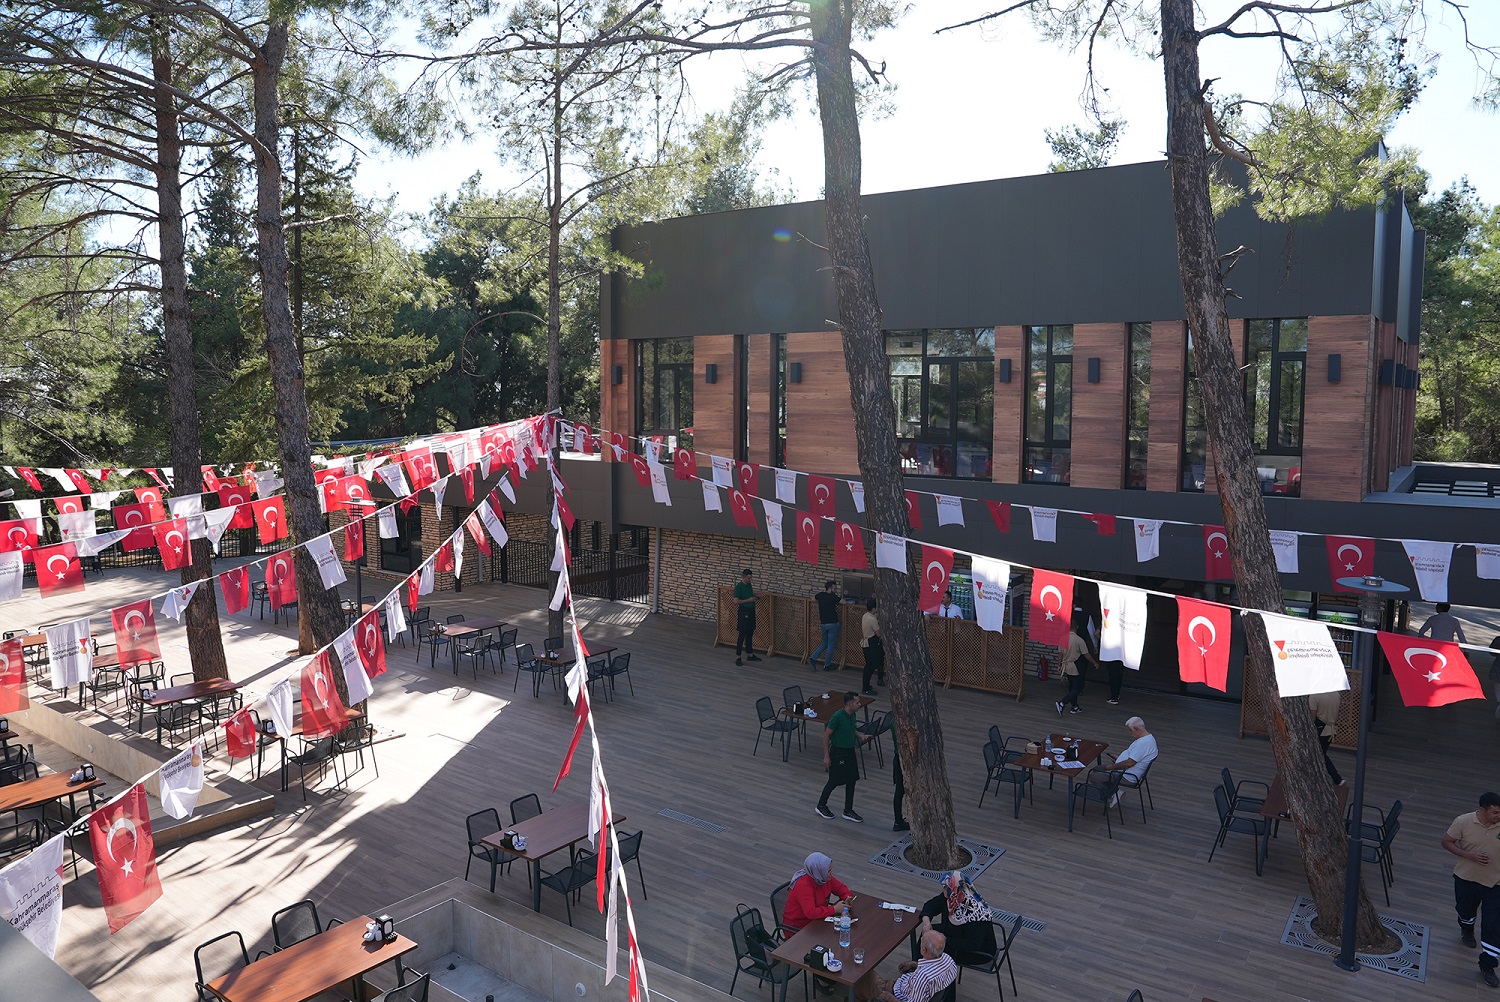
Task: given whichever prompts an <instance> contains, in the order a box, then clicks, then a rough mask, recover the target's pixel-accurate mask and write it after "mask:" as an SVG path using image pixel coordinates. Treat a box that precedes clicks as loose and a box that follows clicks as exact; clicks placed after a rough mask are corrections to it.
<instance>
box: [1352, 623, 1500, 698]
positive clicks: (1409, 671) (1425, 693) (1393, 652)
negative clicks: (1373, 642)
mask: <svg viewBox="0 0 1500 1002" xmlns="http://www.w3.org/2000/svg"><path fill="white" fill-rule="evenodd" d="M1376 638H1377V639H1378V640H1379V641H1380V649H1381V650H1383V651H1385V657H1386V660H1387V661H1389V662H1390V663H1391V674H1393V675H1395V676H1396V686H1397V688H1399V689H1400V690H1401V702H1403V703H1405V704H1406V705H1407V706H1447V705H1448V704H1449V703H1457V702H1460V701H1461V700H1465V699H1484V698H1486V697H1485V692H1484V686H1482V685H1480V684H1479V679H1478V677H1477V676H1475V674H1474V669H1473V668H1472V667H1471V666H1470V665H1469V661H1468V659H1467V658H1465V657H1464V652H1463V649H1462V648H1460V647H1459V646H1458V645H1457V644H1452V643H1448V642H1447V641H1443V640H1425V639H1422V638H1420V637H1409V636H1402V635H1401V634H1398V633H1377V634H1376Z"/></svg>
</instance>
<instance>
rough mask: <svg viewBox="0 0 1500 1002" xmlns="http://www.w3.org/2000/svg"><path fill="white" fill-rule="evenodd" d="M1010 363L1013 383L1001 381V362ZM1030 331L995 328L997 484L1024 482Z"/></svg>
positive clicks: (995, 478) (994, 473)
mask: <svg viewBox="0 0 1500 1002" xmlns="http://www.w3.org/2000/svg"><path fill="white" fill-rule="evenodd" d="M1006 360H1009V362H1010V382H1009V383H1002V382H1000V369H1001V363H1002V362H1004V361H1006ZM1025 401H1026V332H1025V329H1024V328H1021V327H996V328H995V445H994V469H993V472H992V473H991V477H990V479H992V480H993V481H994V482H995V483H997V484H1018V483H1020V482H1021V451H1022V445H1023V443H1024V442H1025V437H1026V425H1025Z"/></svg>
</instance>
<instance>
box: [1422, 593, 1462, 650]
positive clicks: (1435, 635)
mask: <svg viewBox="0 0 1500 1002" xmlns="http://www.w3.org/2000/svg"><path fill="white" fill-rule="evenodd" d="M1434 608H1436V609H1437V611H1436V612H1434V613H1433V614H1432V615H1431V616H1428V617H1427V622H1425V623H1423V624H1422V628H1421V629H1420V630H1418V631H1417V636H1419V637H1426V636H1431V637H1432V639H1433V640H1445V641H1447V642H1448V643H1452V642H1453V641H1454V640H1457V641H1458V642H1459V643H1461V644H1467V643H1468V642H1469V641H1468V639H1467V638H1466V637H1465V636H1464V624H1463V623H1460V622H1459V621H1458V617H1457V616H1455V615H1453V613H1451V612H1449V611H1448V610H1449V609H1451V608H1453V606H1451V605H1449V604H1448V603H1447V602H1439V603H1438V604H1437V605H1436V606H1435V607H1434Z"/></svg>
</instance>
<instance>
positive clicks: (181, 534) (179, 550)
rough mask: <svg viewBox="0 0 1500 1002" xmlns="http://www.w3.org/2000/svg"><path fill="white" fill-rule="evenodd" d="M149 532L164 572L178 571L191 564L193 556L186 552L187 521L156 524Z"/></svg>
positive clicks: (181, 519) (177, 519) (182, 519)
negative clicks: (152, 537)
mask: <svg viewBox="0 0 1500 1002" xmlns="http://www.w3.org/2000/svg"><path fill="white" fill-rule="evenodd" d="M151 532H152V534H153V535H155V537H156V548H157V549H158V550H160V551H161V566H162V568H163V569H164V570H169V571H180V570H182V569H183V568H184V567H186V566H187V565H188V564H190V563H192V562H193V555H192V554H191V553H190V552H189V551H188V536H187V533H188V527H187V519H185V518H174V519H172V520H171V521H170V522H158V523H156V524H155V525H153V526H152V527H151Z"/></svg>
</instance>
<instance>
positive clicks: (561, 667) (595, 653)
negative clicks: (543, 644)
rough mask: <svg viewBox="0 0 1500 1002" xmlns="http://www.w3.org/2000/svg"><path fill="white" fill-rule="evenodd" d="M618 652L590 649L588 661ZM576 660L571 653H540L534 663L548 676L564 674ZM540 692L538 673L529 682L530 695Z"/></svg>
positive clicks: (609, 648)
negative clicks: (544, 669) (544, 670)
mask: <svg viewBox="0 0 1500 1002" xmlns="http://www.w3.org/2000/svg"><path fill="white" fill-rule="evenodd" d="M618 650H619V648H618V647H590V648H589V653H588V660H590V661H592V660H593V659H594V658H605V657H609V656H610V655H612V654H614V653H615V652H616V651H618ZM577 660H578V656H577V655H576V654H574V653H573V652H572V651H552V652H550V653H542V654H538V655H537V656H536V663H537V664H539V665H543V666H545V667H546V669H547V673H548V674H549V675H557V674H566V673H567V671H568V670H569V669H570V668H572V667H573V663H574V662H575V661H577ZM589 691H590V692H592V691H593V690H592V689H591V690H589ZM541 692H542V676H541V674H540V673H538V674H537V676H536V677H535V678H533V679H532V680H531V694H532V695H533V696H539V695H541Z"/></svg>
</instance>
